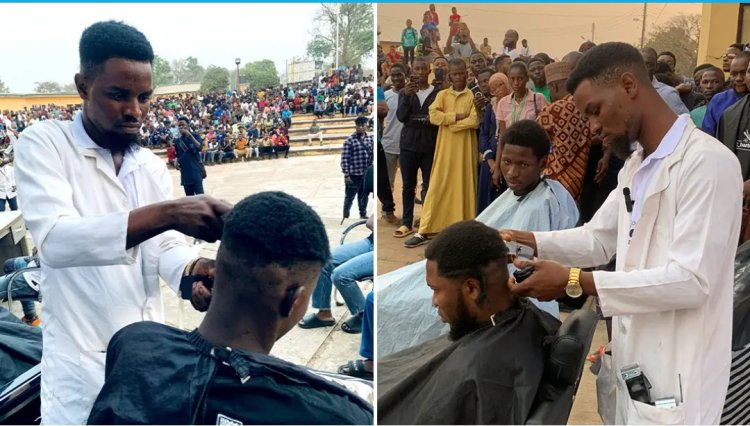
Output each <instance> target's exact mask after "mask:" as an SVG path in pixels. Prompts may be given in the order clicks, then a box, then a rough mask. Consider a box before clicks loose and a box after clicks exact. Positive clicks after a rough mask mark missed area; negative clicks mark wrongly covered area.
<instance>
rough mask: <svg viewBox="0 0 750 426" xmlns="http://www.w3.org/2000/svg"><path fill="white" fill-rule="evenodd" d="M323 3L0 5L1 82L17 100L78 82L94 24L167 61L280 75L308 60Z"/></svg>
mask: <svg viewBox="0 0 750 426" xmlns="http://www.w3.org/2000/svg"><path fill="white" fill-rule="evenodd" d="M319 7H320V5H319V4H318V3H298V4H254V3H249V4H241V3H240V4H237V3H232V4H226V3H224V4H145V3H130V4H127V3H109V4H80V3H79V4H3V5H2V8H1V10H2V12H0V14H1V15H2V17H1V18H0V20H1V21H2V24H1V25H0V37H2V38H0V40H2V43H0V58H2V59H0V80H2V81H3V82H4V83H5V85H6V86H8V87H10V90H11V92H12V93H31V92H32V91H33V89H34V82H36V81H56V82H59V83H61V84H68V83H72V82H73V75H74V74H75V73H76V72H77V71H78V41H79V40H80V37H81V33H82V32H83V30H84V29H85V28H86V27H88V26H89V25H91V24H92V23H94V22H97V21H102V20H109V19H116V20H121V21H124V22H126V23H128V24H131V25H133V26H135V27H136V28H138V29H139V30H140V31H141V32H143V33H144V34H145V35H146V37H148V39H149V40H150V41H151V44H152V46H153V48H154V52H155V53H156V54H157V55H159V56H161V57H163V58H165V59H167V60H169V61H170V62H171V61H172V60H173V59H177V58H185V57H188V56H194V57H196V58H198V61H199V63H200V64H201V65H203V66H204V67H207V66H208V65H217V66H223V67H225V68H228V69H229V70H230V71H231V70H233V69H235V67H236V66H235V64H234V59H235V58H237V57H239V58H240V59H241V60H242V64H240V66H243V64H244V63H245V62H251V61H256V60H260V59H271V60H273V61H274V62H275V63H276V68H277V70H278V71H279V74H284V73H285V61H286V60H289V59H291V58H292V57H294V56H298V57H302V56H304V55H305V50H306V46H307V42H308V41H309V40H310V32H311V31H312V30H313V28H314V25H315V23H314V22H313V21H312V18H313V16H314V15H315V12H316V11H317V10H318V8H319Z"/></svg>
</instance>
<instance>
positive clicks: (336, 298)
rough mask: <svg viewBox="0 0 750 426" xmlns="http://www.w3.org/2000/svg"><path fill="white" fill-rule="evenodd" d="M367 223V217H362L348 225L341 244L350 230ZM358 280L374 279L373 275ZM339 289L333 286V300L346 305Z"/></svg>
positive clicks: (338, 304)
mask: <svg viewBox="0 0 750 426" xmlns="http://www.w3.org/2000/svg"><path fill="white" fill-rule="evenodd" d="M365 224H367V219H360V220H358V221H356V222H354V223H352V224H351V225H349V226H347V227H346V229H344V232H342V233H341V239H340V240H339V245H340V246H343V245H344V243H346V237H347V236H348V235H349V233H350V232H352V231H353V230H354V229H356V228H357V227H359V226H362V225H365ZM357 281H360V282H364V281H372V277H371V276H369V277H362V278H360V279H358V280H357ZM339 296H340V295H339V290H338V289H337V288H336V286H333V300H334V301H335V302H336V306H344V301H343V300H339Z"/></svg>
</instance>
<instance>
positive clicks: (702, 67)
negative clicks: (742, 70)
mask: <svg viewBox="0 0 750 426" xmlns="http://www.w3.org/2000/svg"><path fill="white" fill-rule="evenodd" d="M711 67H715V68H719V67H717V66H716V65H714V64H708V63H706V64H700V65H698V66H697V67H695V68H694V69H693V74H695V73H697V72H698V71H701V70H706V69H709V68H711ZM722 72H723V71H722Z"/></svg>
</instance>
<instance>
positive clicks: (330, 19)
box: [307, 3, 373, 66]
mask: <svg viewBox="0 0 750 426" xmlns="http://www.w3.org/2000/svg"><path fill="white" fill-rule="evenodd" d="M338 7H339V8H340V13H339V14H338V15H339V19H338V21H339V65H344V66H351V65H358V64H361V63H362V62H363V59H364V58H367V57H369V56H370V55H372V46H373V34H372V33H373V29H372V27H373V9H372V4H367V3H340V4H338ZM336 12H337V5H335V4H326V3H323V4H321V5H320V10H319V11H318V13H317V14H316V16H315V19H314V20H316V21H318V22H319V24H318V27H317V28H316V29H315V30H314V31H313V33H312V40H310V42H308V43H307V54H308V55H310V56H312V57H313V58H314V59H316V60H330V61H331V62H333V63H335V62H336V57H335V56H336V53H335V52H336V15H337V13H336Z"/></svg>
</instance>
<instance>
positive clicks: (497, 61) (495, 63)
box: [492, 53, 510, 65]
mask: <svg viewBox="0 0 750 426" xmlns="http://www.w3.org/2000/svg"><path fill="white" fill-rule="evenodd" d="M505 58H510V56H508V55H506V54H505V53H503V54H502V55H500V56H498V57H497V58H495V60H494V61H492V64H493V65H497V64H499V63H500V62H502V61H503V59H505Z"/></svg>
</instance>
